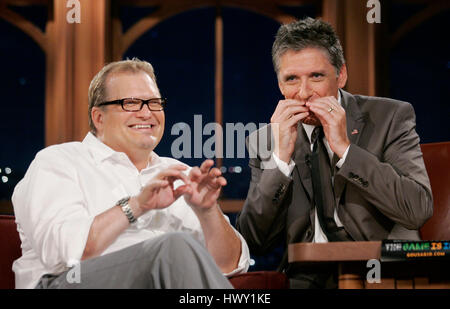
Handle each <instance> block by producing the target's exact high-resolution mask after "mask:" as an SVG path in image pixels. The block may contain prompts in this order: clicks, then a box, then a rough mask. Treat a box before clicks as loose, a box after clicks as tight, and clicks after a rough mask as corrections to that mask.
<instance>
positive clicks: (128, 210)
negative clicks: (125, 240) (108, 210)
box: [116, 196, 136, 224]
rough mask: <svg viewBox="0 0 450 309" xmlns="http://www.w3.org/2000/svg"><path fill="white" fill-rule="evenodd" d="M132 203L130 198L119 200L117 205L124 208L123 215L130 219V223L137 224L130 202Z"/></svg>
mask: <svg viewBox="0 0 450 309" xmlns="http://www.w3.org/2000/svg"><path fill="white" fill-rule="evenodd" d="M129 201H130V197H129V196H127V197H124V198H123V199H121V200H119V201H118V202H117V204H116V206H120V208H122V211H123V213H124V214H125V216H127V218H128V222H130V223H131V224H133V223H135V222H136V218H135V217H134V215H133V211H131V207H130V205H129V204H128V202H129Z"/></svg>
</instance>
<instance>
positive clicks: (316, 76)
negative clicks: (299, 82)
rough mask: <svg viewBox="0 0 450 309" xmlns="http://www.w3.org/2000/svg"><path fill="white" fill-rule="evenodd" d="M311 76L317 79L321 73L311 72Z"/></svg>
mask: <svg viewBox="0 0 450 309" xmlns="http://www.w3.org/2000/svg"><path fill="white" fill-rule="evenodd" d="M312 77H313V78H315V79H319V78H322V77H323V74H322V73H314V74H312Z"/></svg>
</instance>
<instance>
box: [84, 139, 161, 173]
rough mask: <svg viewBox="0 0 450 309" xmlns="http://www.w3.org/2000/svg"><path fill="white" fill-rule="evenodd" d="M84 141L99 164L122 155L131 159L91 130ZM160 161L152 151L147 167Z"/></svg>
mask: <svg viewBox="0 0 450 309" xmlns="http://www.w3.org/2000/svg"><path fill="white" fill-rule="evenodd" d="M82 143H83V144H84V145H86V146H87V148H88V150H89V152H90V153H91V155H92V157H93V158H94V160H95V162H96V163H97V164H100V163H101V162H103V161H104V160H107V159H113V158H120V157H122V158H124V157H127V159H128V160H129V158H128V156H127V155H126V154H125V153H123V152H118V151H115V150H114V149H112V148H111V147H109V146H108V145H106V144H105V143H103V142H102V141H100V140H99V139H98V138H97V137H96V136H95V135H94V134H92V132H89V133H88V134H87V135H86V137H85V138H84V139H83V142H82ZM160 161H161V159H160V157H159V156H158V155H157V154H156V153H155V152H153V151H152V152H151V153H150V160H149V164H148V166H147V168H149V167H151V166H153V165H156V164H158V163H160Z"/></svg>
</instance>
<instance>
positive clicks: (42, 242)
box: [12, 133, 250, 288]
mask: <svg viewBox="0 0 450 309" xmlns="http://www.w3.org/2000/svg"><path fill="white" fill-rule="evenodd" d="M151 155H152V159H151V162H150V164H149V166H148V167H147V168H145V169H143V170H142V171H141V172H139V171H138V170H137V169H136V167H135V166H134V165H133V164H132V162H131V161H130V159H129V158H128V156H127V155H126V154H125V153H121V152H116V151H114V150H112V149H111V148H109V147H108V146H107V145H105V144H103V143H102V142H101V141H99V140H98V139H97V138H96V137H95V136H94V135H93V134H91V133H88V134H87V136H86V137H85V139H84V140H83V141H82V142H81V143H80V142H71V143H64V144H60V145H55V146H50V147H47V148H45V149H44V150H42V151H40V152H39V153H38V154H37V155H36V158H35V159H34V160H33V162H32V163H31V165H30V167H29V169H28V171H27V173H26V174H25V177H24V178H23V179H22V180H21V181H20V182H19V183H18V184H17V186H16V188H15V189H14V193H13V197H12V201H13V205H14V212H15V216H16V223H17V228H18V231H19V234H20V239H21V241H22V256H21V257H20V258H19V259H17V260H16V261H15V262H14V264H13V271H14V272H15V277H16V288H33V287H35V286H36V285H37V283H38V282H39V279H40V278H41V276H43V275H44V274H59V273H61V272H63V271H65V270H67V269H68V266H70V265H73V261H80V260H81V256H82V254H83V252H84V248H85V245H86V241H87V237H88V234H89V230H90V227H91V224H92V222H93V220H94V217H95V216H97V215H99V214H100V213H102V212H104V211H106V210H108V209H110V208H111V207H113V206H114V205H115V204H116V203H117V201H119V200H120V199H121V198H123V197H126V196H134V195H137V194H138V193H139V192H140V189H141V188H142V187H143V186H145V185H146V184H147V183H148V182H149V180H151V179H152V178H153V177H154V176H155V175H156V174H157V173H159V172H160V171H161V170H162V169H164V168H166V167H168V166H169V165H172V164H177V163H178V164H179V163H181V162H179V161H177V160H175V159H172V158H165V157H159V156H158V155H156V154H155V153H154V152H153V153H152V154H151ZM188 172H189V170H188V171H186V173H188ZM180 184H181V181H180V180H178V181H177V182H175V184H174V185H175V187H176V186H178V185H180ZM224 216H225V215H224ZM225 218H226V219H227V221H228V222H229V220H228V217H227V216H225ZM234 231H235V233H236V234H237V235H238V237H239V238H240V240H241V257H240V259H239V264H238V267H237V268H236V269H235V270H233V271H232V272H231V273H228V274H225V275H227V276H231V275H233V274H236V273H241V272H246V271H247V270H248V267H249V262H250V255H249V250H248V246H247V243H246V242H245V240H244V239H243V238H242V236H241V235H240V234H239V233H238V232H237V231H236V230H234ZM168 232H186V233H189V234H191V235H192V236H193V237H194V238H195V239H197V240H199V241H200V242H201V243H203V244H205V240H204V234H203V231H202V229H201V226H200V222H199V220H198V218H197V216H196V215H195V213H194V211H193V210H192V209H191V207H190V206H189V205H188V204H187V203H186V201H185V200H184V197H180V198H179V199H178V200H177V201H176V202H174V203H173V204H172V205H170V206H169V207H167V208H165V209H160V210H151V211H148V212H147V213H145V214H144V215H142V216H141V217H139V218H138V222H137V224H133V225H130V226H129V227H128V228H127V229H126V230H125V231H124V232H123V233H122V234H121V235H120V236H119V237H118V238H117V239H116V240H115V241H114V242H113V243H112V244H111V245H110V246H109V247H108V248H107V249H106V251H104V252H103V253H102V255H104V254H107V253H111V252H114V251H118V250H121V249H124V248H126V247H129V246H132V245H134V244H137V243H139V242H142V241H144V240H148V239H151V238H154V237H157V236H160V235H162V234H164V233H168Z"/></svg>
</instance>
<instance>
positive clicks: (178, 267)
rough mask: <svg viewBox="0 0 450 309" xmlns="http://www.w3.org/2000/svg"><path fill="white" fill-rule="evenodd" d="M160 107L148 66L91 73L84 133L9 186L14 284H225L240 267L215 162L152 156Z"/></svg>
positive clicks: (244, 265) (242, 245) (130, 64)
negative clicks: (17, 240) (17, 247)
mask: <svg viewBox="0 0 450 309" xmlns="http://www.w3.org/2000/svg"><path fill="white" fill-rule="evenodd" d="M164 106H165V99H163V98H161V95H160V92H159V89H158V87H157V84H156V79H155V75H154V72H153V68H152V66H151V65H150V64H149V63H148V62H144V61H139V60H136V59H133V60H126V61H120V62H115V63H111V64H109V65H107V66H105V67H104V68H103V69H102V70H101V71H100V72H99V73H98V74H97V75H96V76H95V77H94V79H93V80H92V82H91V86H90V88H89V124H90V127H91V132H89V133H88V134H87V136H86V137H85V139H84V140H83V141H82V142H81V143H80V142H72V143H65V144H61V145H54V146H50V147H47V148H46V149H44V150H42V151H40V152H39V153H38V154H37V155H36V158H35V159H34V161H33V162H32V163H31V165H30V167H29V169H28V171H27V173H26V175H25V177H24V179H22V180H21V181H20V182H19V184H18V185H17V187H16V188H15V190H14V194H13V198H12V200H13V205H14V211H15V215H16V221H17V226H18V231H19V233H20V237H21V241H22V257H20V258H19V259H18V260H16V261H15V262H14V265H13V270H14V272H15V276H16V287H17V288H34V287H39V288H231V285H230V283H229V282H228V280H227V279H226V277H225V276H224V274H225V275H228V276H230V275H233V274H236V273H240V272H245V271H247V269H248V266H249V253H248V247H247V244H246V242H245V240H244V239H243V238H242V236H241V235H240V234H239V233H238V232H237V231H236V230H234V228H233V227H232V226H231V225H230V224H229V221H228V219H227V217H226V216H225V215H224V214H223V213H222V212H221V210H220V208H219V206H218V204H217V198H218V197H219V193H220V190H221V187H222V186H224V185H226V180H225V179H224V178H223V177H222V176H221V173H220V171H219V170H218V169H217V168H212V165H213V161H212V160H206V161H205V162H203V163H202V165H201V166H200V167H193V168H189V167H188V166H186V165H185V164H183V163H181V162H179V161H177V160H175V159H171V158H163V157H159V156H158V155H157V154H156V153H155V152H154V151H153V150H154V149H155V147H156V146H157V145H158V143H159V141H160V140H161V138H162V136H163V132H164V123H165V114H164ZM74 265H75V266H74ZM70 267H72V268H70ZM76 271H79V274H75V273H74V272H76ZM71 278H72V279H71ZM74 278H75V279H76V280H75V279H74Z"/></svg>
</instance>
